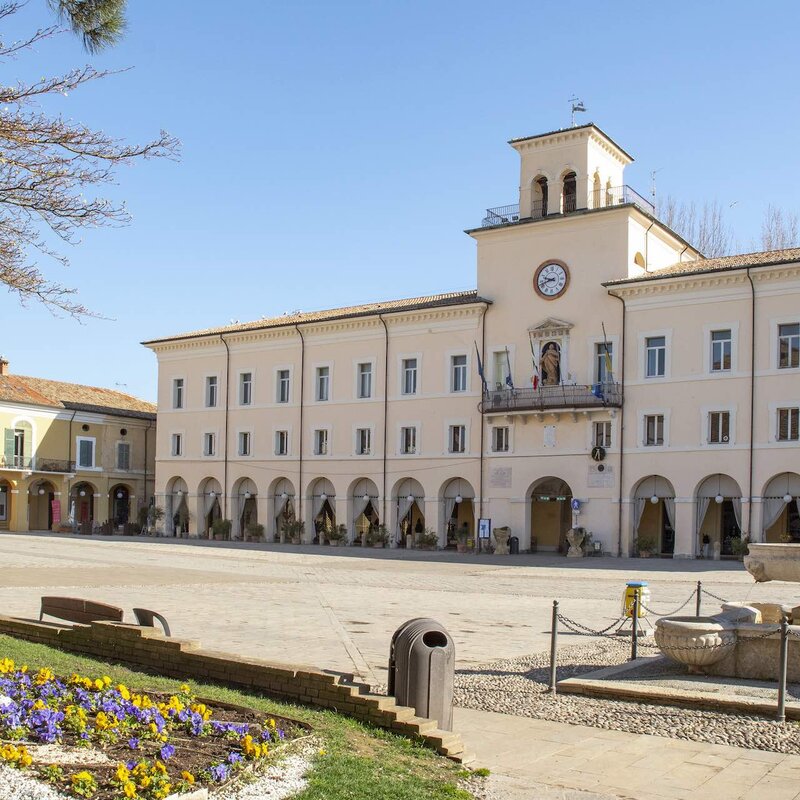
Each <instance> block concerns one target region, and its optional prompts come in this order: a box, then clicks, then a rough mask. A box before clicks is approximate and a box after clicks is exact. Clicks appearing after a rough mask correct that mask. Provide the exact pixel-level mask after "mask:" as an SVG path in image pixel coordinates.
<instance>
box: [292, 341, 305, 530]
mask: <svg viewBox="0 0 800 800" xmlns="http://www.w3.org/2000/svg"><path fill="white" fill-rule="evenodd" d="M294 329H295V330H296V331H297V335H298V336H299V337H300V425H299V427H300V432H299V438H300V446H299V450H300V455H299V457H298V461H297V497H298V498H300V501H301V503H302V500H303V497H304V495H303V402H304V395H305V387H306V340H305V337H304V336H303V331H301V330H300V326H299V325H295V326H294ZM295 514H297V509H296V508H295ZM302 519H303V510H302V506H301V507H300V514H299V519H298V521H301V520H302Z"/></svg>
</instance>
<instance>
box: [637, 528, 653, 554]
mask: <svg viewBox="0 0 800 800" xmlns="http://www.w3.org/2000/svg"><path fill="white" fill-rule="evenodd" d="M636 552H637V553H638V555H639V558H650V556H651V555H653V553H655V552H656V540H655V537H654V536H648V535H647V534H640V535H639V536H637V537H636Z"/></svg>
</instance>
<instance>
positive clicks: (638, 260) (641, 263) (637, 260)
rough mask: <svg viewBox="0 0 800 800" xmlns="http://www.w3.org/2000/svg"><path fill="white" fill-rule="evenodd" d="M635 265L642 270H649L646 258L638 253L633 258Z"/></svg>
mask: <svg viewBox="0 0 800 800" xmlns="http://www.w3.org/2000/svg"><path fill="white" fill-rule="evenodd" d="M633 263H634V264H636V266H637V267H641V268H642V269H647V267H646V265H645V263H644V256H643V255H642V254H641V253H638V252H637V253H636V255H635V256H634V257H633Z"/></svg>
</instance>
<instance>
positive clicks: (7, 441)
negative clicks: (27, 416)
mask: <svg viewBox="0 0 800 800" xmlns="http://www.w3.org/2000/svg"><path fill="white" fill-rule="evenodd" d="M3 454H4V455H5V458H6V463H7V464H10V463H11V462H12V461H13V460H14V429H13V428H6V429H5V433H4V436H3Z"/></svg>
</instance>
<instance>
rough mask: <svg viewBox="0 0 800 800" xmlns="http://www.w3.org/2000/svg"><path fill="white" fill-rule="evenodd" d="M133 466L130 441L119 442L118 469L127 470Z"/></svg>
mask: <svg viewBox="0 0 800 800" xmlns="http://www.w3.org/2000/svg"><path fill="white" fill-rule="evenodd" d="M130 468H131V445H130V442H117V469H118V470H121V471H122V472H127V471H128V470H129V469H130Z"/></svg>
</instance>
